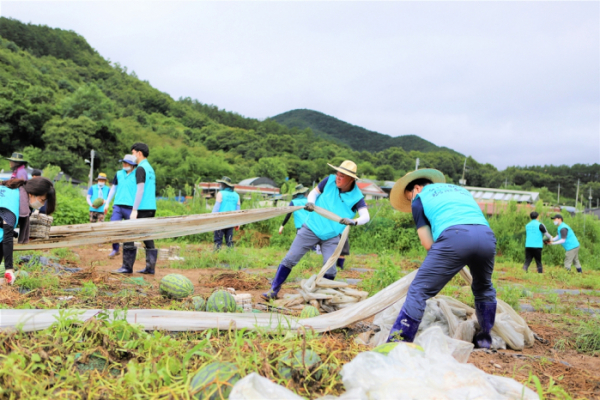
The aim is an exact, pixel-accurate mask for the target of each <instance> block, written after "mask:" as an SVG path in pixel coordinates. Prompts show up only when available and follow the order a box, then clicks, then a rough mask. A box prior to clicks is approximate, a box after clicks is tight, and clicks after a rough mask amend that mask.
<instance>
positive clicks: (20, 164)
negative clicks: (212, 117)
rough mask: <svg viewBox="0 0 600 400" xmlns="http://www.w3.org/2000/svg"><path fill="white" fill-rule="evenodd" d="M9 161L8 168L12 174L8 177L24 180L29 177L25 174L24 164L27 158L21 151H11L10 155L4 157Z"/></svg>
mask: <svg viewBox="0 0 600 400" xmlns="http://www.w3.org/2000/svg"><path fill="white" fill-rule="evenodd" d="M6 159H7V160H8V161H10V163H9V164H10V169H11V170H12V174H11V175H10V179H22V180H24V181H26V180H28V179H29V176H28V175H27V170H26V169H25V166H26V165H27V160H26V159H25V156H23V154H21V153H12V156H10V157H7V158H6Z"/></svg>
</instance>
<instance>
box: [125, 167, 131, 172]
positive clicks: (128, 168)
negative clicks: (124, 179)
mask: <svg viewBox="0 0 600 400" xmlns="http://www.w3.org/2000/svg"><path fill="white" fill-rule="evenodd" d="M132 169H133V168H132V167H123V170H124V171H127V172H129V171H131V170H132Z"/></svg>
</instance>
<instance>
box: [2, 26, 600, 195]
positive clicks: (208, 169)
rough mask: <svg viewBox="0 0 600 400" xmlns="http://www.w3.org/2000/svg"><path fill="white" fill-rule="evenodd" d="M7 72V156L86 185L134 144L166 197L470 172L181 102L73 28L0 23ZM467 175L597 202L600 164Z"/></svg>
mask: <svg viewBox="0 0 600 400" xmlns="http://www.w3.org/2000/svg"><path fill="white" fill-rule="evenodd" d="M0 65H1V66H0V146H1V148H2V151H1V153H2V155H3V156H6V155H9V154H10V153H11V152H13V151H22V152H24V153H25V154H26V155H27V157H28V158H29V160H30V162H31V165H32V166H34V167H38V168H41V167H44V166H47V165H48V164H52V165H56V166H59V167H60V168H61V169H62V170H63V171H64V172H65V173H67V174H69V175H71V176H73V177H74V178H78V179H82V180H86V179H87V178H86V177H87V174H88V171H89V166H88V165H87V164H85V159H86V158H89V156H90V153H89V152H90V150H91V149H94V150H96V152H97V158H96V159H95V164H96V166H97V170H100V171H102V172H106V173H108V174H109V175H112V174H113V173H114V172H115V171H116V170H117V169H119V168H120V165H119V163H118V160H119V159H120V158H122V156H123V155H124V154H125V153H127V152H128V150H129V146H130V145H131V144H132V143H134V142H136V141H143V142H146V143H148V144H149V145H150V147H151V155H150V161H151V162H152V164H153V165H154V167H155V169H156V170H157V183H158V186H159V189H161V188H164V187H166V186H167V185H170V186H171V187H173V188H183V187H184V185H186V184H188V185H190V184H193V183H194V182H196V181H198V180H202V181H211V180H215V179H217V178H220V177H221V176H222V175H228V176H230V177H231V178H232V179H233V180H234V181H239V180H241V179H244V178H248V177H251V176H267V177H270V178H272V179H273V180H275V181H276V182H277V183H278V184H281V183H283V182H284V180H285V178H286V177H289V178H291V179H294V180H295V181H297V182H301V183H303V184H305V185H311V184H312V183H313V182H314V181H318V180H319V179H321V178H322V177H323V176H325V175H326V174H328V173H330V172H331V169H330V168H329V167H327V163H333V164H336V163H340V162H341V161H342V160H344V159H352V160H354V161H355V162H356V163H357V164H358V165H359V174H360V175H363V176H365V177H372V178H375V179H378V180H394V179H397V178H399V177H400V176H402V175H404V174H405V173H406V172H407V171H410V170H412V169H414V165H415V159H416V158H417V157H418V158H420V166H421V167H432V168H438V169H440V170H442V171H444V173H446V174H447V176H448V178H449V180H451V181H454V182H457V181H458V179H460V177H461V175H462V171H463V162H464V158H463V156H461V155H459V154H458V153H456V152H454V151H450V150H447V149H441V150H439V151H432V152H427V153H425V152H420V151H408V152H407V151H405V150H404V149H403V148H401V147H389V148H387V149H385V150H382V151H377V152H369V151H355V150H352V149H351V148H350V147H349V146H348V145H347V144H344V143H341V142H339V141H335V140H333V139H331V138H324V137H322V136H320V135H317V134H315V133H314V132H313V131H312V130H311V129H300V128H294V127H293V128H289V127H285V126H283V125H281V124H279V123H277V122H275V121H273V120H266V121H259V120H256V119H252V118H245V117H243V116H241V115H239V114H236V113H233V112H228V111H225V110H222V109H219V108H218V107H216V106H214V105H207V104H203V103H201V102H200V101H198V100H193V99H190V98H181V99H179V100H174V99H172V98H171V97H170V96H169V95H167V94H166V93H162V92H160V91H159V90H157V89H155V88H153V87H152V86H151V85H150V84H149V83H148V82H147V81H143V80H140V79H139V78H138V77H137V75H136V74H135V72H134V71H128V69H127V68H126V67H124V66H121V65H119V64H118V63H112V62H110V61H107V60H105V59H104V58H102V57H101V56H100V55H99V54H98V53H97V52H96V51H95V50H94V49H93V48H91V46H89V44H88V43H87V42H86V41H85V39H84V38H83V37H81V36H79V35H77V34H76V33H75V32H72V31H65V30H61V29H56V28H49V27H46V26H37V25H31V24H23V23H21V22H19V21H16V20H12V19H6V18H0ZM7 166H8V165H7V163H6V162H5V161H3V163H2V164H0V167H2V168H4V169H6V168H7ZM467 166H468V168H469V170H468V171H467V176H466V178H467V180H468V184H469V185H472V186H487V187H500V186H502V185H504V184H505V183H507V184H508V185H519V187H523V188H542V187H547V189H546V191H545V192H544V193H545V197H546V198H548V199H549V201H551V199H552V198H553V197H555V195H554V194H553V193H555V192H556V186H557V185H558V183H560V184H561V187H562V189H561V199H568V198H574V197H575V184H574V183H575V182H576V181H577V179H581V182H582V190H584V189H586V188H587V187H588V186H593V187H594V188H595V190H596V191H597V192H596V193H598V194H600V183H598V180H599V177H598V173H599V166H598V165H597V164H594V165H591V166H589V165H575V166H573V167H568V166H560V167H552V166H550V167H528V168H519V167H513V168H508V169H507V170H505V171H498V170H497V169H496V168H495V167H494V166H492V165H490V164H481V163H478V162H477V161H476V160H474V159H472V158H469V159H468V160H467ZM585 185H588V186H585ZM512 187H515V186H512ZM586 197H587V192H586ZM580 198H581V196H580ZM562 202H563V201H562V200H561V203H562Z"/></svg>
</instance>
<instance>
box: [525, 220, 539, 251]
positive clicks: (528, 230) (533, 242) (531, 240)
mask: <svg viewBox="0 0 600 400" xmlns="http://www.w3.org/2000/svg"><path fill="white" fill-rule="evenodd" d="M540 225H541V223H540V221H538V220H535V219H534V220H531V222H530V223H528V224H527V225H525V234H526V236H525V247H533V248H540V249H541V248H542V247H544V235H543V234H542V232H540Z"/></svg>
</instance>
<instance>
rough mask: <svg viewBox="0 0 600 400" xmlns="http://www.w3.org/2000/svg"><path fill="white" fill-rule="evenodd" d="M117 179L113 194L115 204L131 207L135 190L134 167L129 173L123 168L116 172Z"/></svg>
mask: <svg viewBox="0 0 600 400" xmlns="http://www.w3.org/2000/svg"><path fill="white" fill-rule="evenodd" d="M117 181H118V182H119V184H118V185H117V194H116V195H115V205H117V206H129V207H133V202H134V201H135V192H136V191H137V182H136V180H135V168H134V169H133V171H131V172H130V173H129V174H128V173H127V171H125V170H123V169H122V170H120V171H119V172H117Z"/></svg>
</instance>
